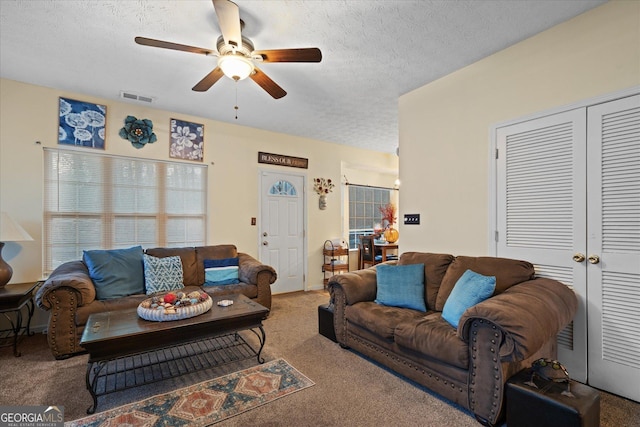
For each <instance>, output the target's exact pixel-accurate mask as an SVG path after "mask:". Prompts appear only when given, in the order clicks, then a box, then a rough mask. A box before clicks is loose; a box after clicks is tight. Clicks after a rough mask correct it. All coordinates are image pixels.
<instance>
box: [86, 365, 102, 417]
mask: <svg viewBox="0 0 640 427" xmlns="http://www.w3.org/2000/svg"><path fill="white" fill-rule="evenodd" d="M105 365H106V362H105V361H100V362H87V374H86V376H85V381H86V383H87V390H89V393H91V398H92V399H93V405H91V406H89V407H88V408H87V414H89V415H91V414H93V413H95V412H96V408H97V407H98V395H97V394H96V388H97V386H98V377H99V375H98V374H99V373H100V371H101V370H102V368H103V367H104V366H105ZM92 370H93V378H91V371H92Z"/></svg>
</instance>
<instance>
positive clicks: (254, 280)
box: [238, 252, 278, 309]
mask: <svg viewBox="0 0 640 427" xmlns="http://www.w3.org/2000/svg"><path fill="white" fill-rule="evenodd" d="M238 264H239V269H238V278H239V279H240V281H241V282H244V283H248V284H251V285H256V287H257V288H258V295H257V297H256V301H257V302H258V304H261V305H263V306H265V307H267V308H268V309H271V285H272V284H273V283H274V282H275V281H276V279H277V278H278V274H277V273H276V270H274V268H273V267H271V266H269V265H266V264H263V263H261V262H260V261H258V260H257V259H255V258H254V257H252V256H251V255H249V254H245V253H242V252H238Z"/></svg>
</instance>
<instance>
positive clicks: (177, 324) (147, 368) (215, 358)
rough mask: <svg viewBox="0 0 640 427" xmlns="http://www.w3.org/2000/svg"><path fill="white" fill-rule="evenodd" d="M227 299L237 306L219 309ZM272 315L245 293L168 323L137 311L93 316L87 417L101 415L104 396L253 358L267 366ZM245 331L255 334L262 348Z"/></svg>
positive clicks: (87, 334)
mask: <svg viewBox="0 0 640 427" xmlns="http://www.w3.org/2000/svg"><path fill="white" fill-rule="evenodd" d="M222 299H229V300H233V304H232V305H230V306H228V307H220V306H218V305H217V304H216V303H217V302H218V301H219V300H222ZM268 313H269V309H268V308H266V307H263V306H262V305H260V304H258V303H257V302H255V301H252V300H251V299H249V298H247V297H245V296H244V295H226V296H224V297H215V298H213V307H212V308H211V310H209V311H207V312H206V313H203V314H201V315H199V316H195V317H192V318H189V319H183V320H176V321H169V322H152V321H148V320H143V319H141V318H140V317H138V313H137V312H136V309H127V310H119V311H110V312H104V313H94V314H91V315H90V316H89V319H88V320H87V324H86V326H85V328H84V332H83V334H82V339H81V340H80V345H81V346H82V347H84V348H85V349H86V350H87V351H88V352H89V361H88V363H87V373H86V384H87V389H88V390H89V392H90V393H91V396H92V398H93V405H91V406H90V407H89V408H88V409H87V414H93V413H94V412H95V411H96V408H97V406H98V396H102V395H104V394H108V393H113V392H116V391H121V390H124V389H128V388H131V387H137V386H139V385H143V384H149V383H151V382H155V381H162V380H164V379H168V378H173V377H176V376H179V375H184V374H187V373H189V372H194V371H197V370H201V369H206V368H210V367H213V366H220V365H223V364H226V363H231V362H236V361H239V360H245V359H249V358H252V357H254V356H255V357H256V358H257V361H258V363H264V359H263V358H262V357H261V353H262V349H263V348H264V343H265V340H266V335H265V332H264V329H263V327H262V320H264V319H265V318H266V316H267V314H268ZM241 331H251V332H253V333H254V334H255V335H256V336H257V338H258V341H259V348H258V349H255V348H254V346H252V345H251V344H250V343H248V342H247V341H246V340H245V339H244V338H243V337H242V335H241V334H240V332H241ZM256 347H257V346H256Z"/></svg>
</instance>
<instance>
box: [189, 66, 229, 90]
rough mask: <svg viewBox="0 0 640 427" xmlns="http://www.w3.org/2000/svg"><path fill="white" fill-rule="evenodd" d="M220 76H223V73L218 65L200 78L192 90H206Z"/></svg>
mask: <svg viewBox="0 0 640 427" xmlns="http://www.w3.org/2000/svg"><path fill="white" fill-rule="evenodd" d="M222 76H224V73H223V72H222V70H221V69H220V67H216V68H214V69H213V71H211V72H210V73H209V74H207V75H206V76H204V79H202V80H200V81H199V82H198V83H197V84H196V85H195V86H194V87H193V88H192V90H195V91H196V92H206V91H207V90H209V88H210V87H211V86H213V84H214V83H215V82H217V81H218V80H220V78H221V77H222Z"/></svg>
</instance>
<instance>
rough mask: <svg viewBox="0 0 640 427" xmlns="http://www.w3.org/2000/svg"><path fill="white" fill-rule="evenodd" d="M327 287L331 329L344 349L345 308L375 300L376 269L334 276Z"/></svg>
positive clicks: (345, 331)
mask: <svg viewBox="0 0 640 427" xmlns="http://www.w3.org/2000/svg"><path fill="white" fill-rule="evenodd" d="M327 287H328V288H329V293H330V294H331V306H332V307H333V329H334V331H335V333H336V340H337V341H338V342H339V343H340V345H341V346H343V347H346V346H347V344H346V335H347V316H346V308H347V306H348V305H353V304H355V303H358V302H363V301H373V300H375V298H376V291H377V280H376V267H375V266H374V267H370V268H367V269H365V270H357V271H353V272H350V273H344V274H335V275H333V276H332V277H331V278H330V279H329V281H328V283H327Z"/></svg>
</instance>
